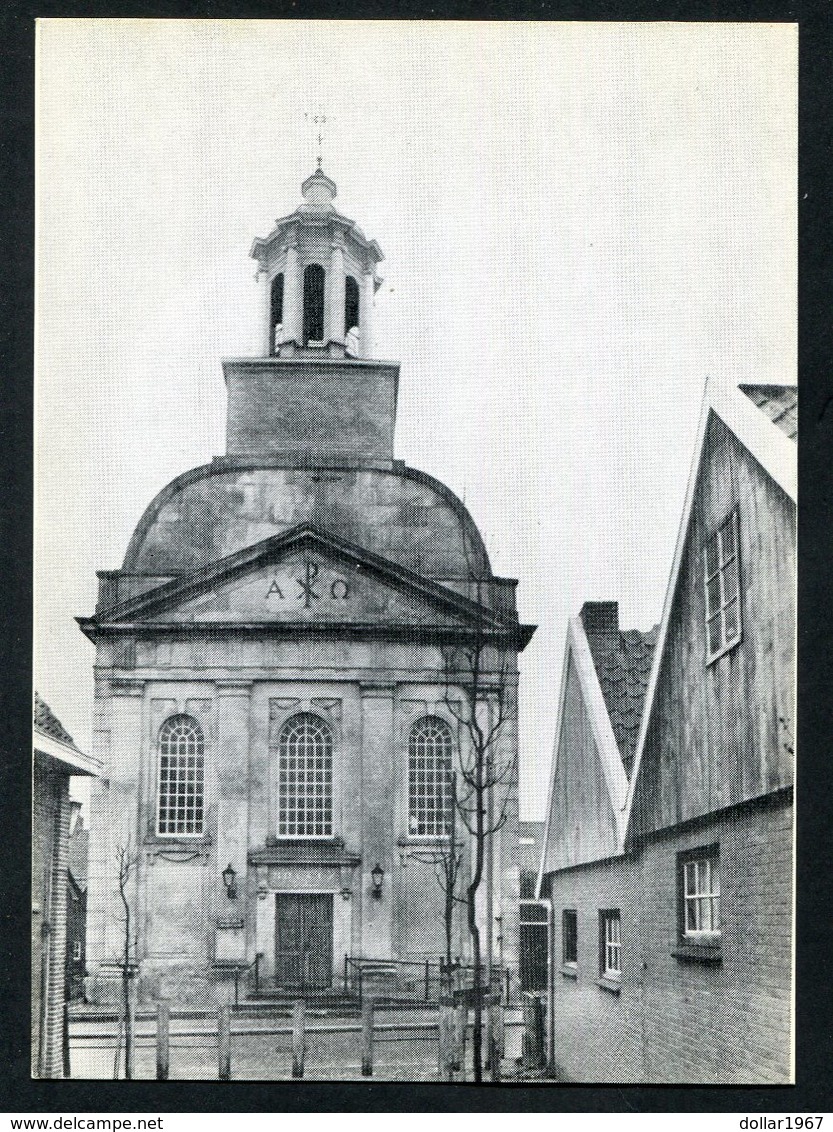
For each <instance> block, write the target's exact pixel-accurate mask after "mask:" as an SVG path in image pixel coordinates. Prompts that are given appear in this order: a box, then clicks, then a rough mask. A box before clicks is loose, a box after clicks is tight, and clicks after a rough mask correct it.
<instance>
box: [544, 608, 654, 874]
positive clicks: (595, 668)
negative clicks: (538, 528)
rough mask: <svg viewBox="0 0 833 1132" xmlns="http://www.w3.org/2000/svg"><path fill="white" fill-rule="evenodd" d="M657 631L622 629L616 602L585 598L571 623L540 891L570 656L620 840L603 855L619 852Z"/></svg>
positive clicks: (616, 836)
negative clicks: (629, 775)
mask: <svg viewBox="0 0 833 1132" xmlns="http://www.w3.org/2000/svg"><path fill="white" fill-rule="evenodd" d="M657 631H658V626H656V625H655V626H654V627H653V628H652V629H650V630H649V631H648V632H647V633H643V632H640V631H639V630H637V629H629V630H626V631H624V632H623V631H621V630H620V629H619V611H618V604H617V602H615V601H611V602H585V604H584V606H583V607H582V609H581V613H580V614H579V616H578V617H574V618H572V619H571V620H570V622H569V625H568V628H567V644H566V648H565V653H564V664H563V668H562V677H561V693H560V696H559V705H558V718H557V723H556V742H555V752H554V754H553V761H552V768H551V772H550V785H549V791H548V796H547V819H546V829H545V833H544V844H543V846H542V853H541V862H540V867H539V889H538V890H539V892H540V885H541V881H542V879H543V876H544V872H545V866H546V861H547V856H548V852H547V851H548V849H549V846H550V837H551V832H552V831H551V823H552V815H553V792H554V790H555V787H556V782H557V776H558V769H559V756H560V755H561V747H562V739H563V736H562V731H563V721H564V717H565V703H566V692H567V675H568V671H569V669H570V662H571V660H572V663H573V665H574V667H575V672H576V675H577V677H578V681H579V687H580V689H581V696H582V700H583V703H584V708H585V710H586V712H587V717H588V720H589V724H590V729H591V731H592V734H593V742H594V744H595V748H596V751H597V753H598V757H599V761H600V763H601V769H602V773H603V776H604V782H605V786H606V789H607V794H608V797H609V799H610V807H611V810H612V812H613V814H614V820H615V823H616V829H615V839H616V844H615V845H614V846H610V845H608V846H607V847H606V849H605V851H604V855H605V856H610V855H611V853H621V851H622V848H623V846H624V835H625V824H624V812H625V803H626V800H627V793H628V773H627V772H628V769H629V767H630V765H631V760H632V755H633V751H634V747H635V741H636V734H637V731H638V727H639V722H640V718H641V712H642V705H643V703H644V699H645V693H646V690H647V684H648V677H649V673H650V668H651V658H652V655H653V649H654V643H655V641H656V637H657ZM546 871H551V870H546Z"/></svg>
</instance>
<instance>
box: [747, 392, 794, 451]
mask: <svg viewBox="0 0 833 1132" xmlns="http://www.w3.org/2000/svg"><path fill="white" fill-rule="evenodd" d="M739 388H740V389H741V391H742V392H743V393H745V394H746V396H747V397H748V398H749V399H750V401H752V402H753V403H754V404H756V405H757V406H758V408H759V409H761V411H762V412H764V413H766V415H767V416H768V417H769V419H770V420H771V421H772V423H773V424H777V425H778V427H779V428H780V429H781V431H782V432H783V433H786V435H787V436H788V437H789V438H790V440H796V439H797V436H798V390H797V389H796V387H795V386H794V385H741V386H740V387H739Z"/></svg>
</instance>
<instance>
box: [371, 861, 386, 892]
mask: <svg viewBox="0 0 833 1132" xmlns="http://www.w3.org/2000/svg"><path fill="white" fill-rule="evenodd" d="M384 878H385V870H384V869H383V868H382V866H381V865H374V866H373V868H372V870H371V873H370V879H371V880H372V881H373V889H372V895H373V896H374V897H375V898H376V900H379V899H380V898H381V896H382V881H383V880H384Z"/></svg>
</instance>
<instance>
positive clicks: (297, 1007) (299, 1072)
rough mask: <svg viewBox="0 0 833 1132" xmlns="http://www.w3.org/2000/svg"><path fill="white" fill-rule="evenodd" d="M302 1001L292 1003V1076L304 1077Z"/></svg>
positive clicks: (303, 1008)
mask: <svg viewBox="0 0 833 1132" xmlns="http://www.w3.org/2000/svg"><path fill="white" fill-rule="evenodd" d="M305 1010H306V1006H305V1003H304V1000H303V999H299V1000H298V1001H297V1002H293V1003H292V1076H293V1077H303V1075H304V1022H305V1017H304V1013H305Z"/></svg>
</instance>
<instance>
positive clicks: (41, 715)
mask: <svg viewBox="0 0 833 1132" xmlns="http://www.w3.org/2000/svg"><path fill="white" fill-rule="evenodd" d="M34 724H35V727H34V748H35V751H36V752H37V753H38V754H40V755H44V756H47V757H48V758H51V759H53V760H55V762H57V763H59V764H61V769H62V770H63V773H65V774H68V775H74V774H85V775H98V774H101V772H102V770H103V769H104V768H103V766H102V764H101V763H100V762H99V760H98V759H94V758H92V757H91V756H90V755H85V754H84V752H83V751H81V750H79V748H78V747H76V745H75V743H74V741H73V738H72V736H71V735H70V733H69V732H68V731H67V729H66V728H65V727H64V725H63V724H62V723H61V721H60V720H59V719H58V717H57V716H56V715H55V713H54V712H53V711H52V710H51V709H50V707H49V705H48V704H47V703H46V701H45V700H43V699H41V697H40V696H39V695H38V693H37V692H35V705H34Z"/></svg>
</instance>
